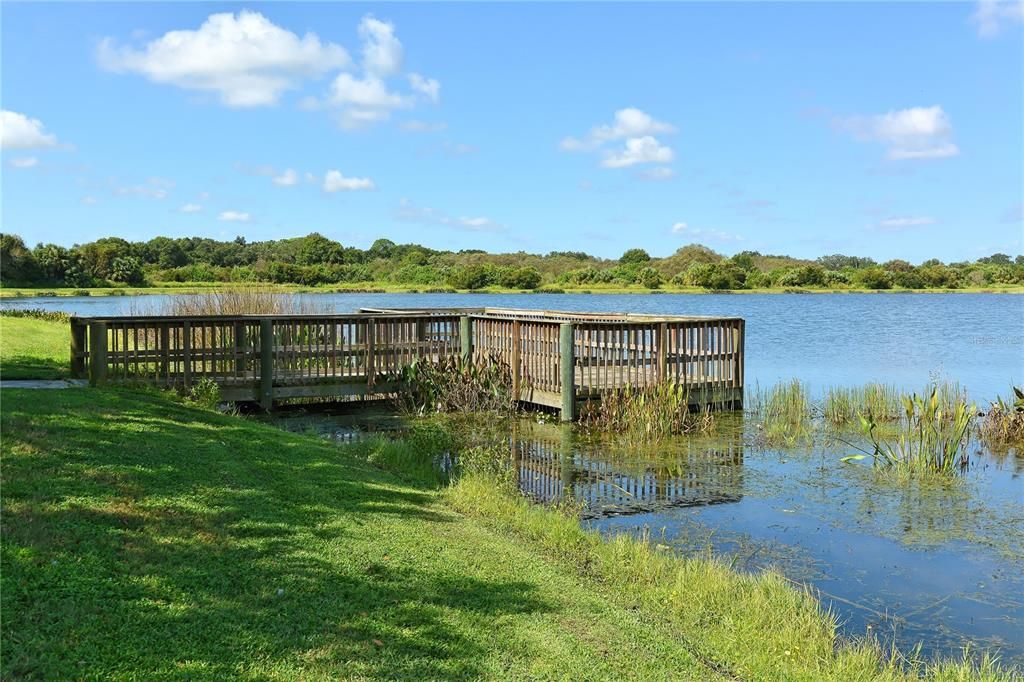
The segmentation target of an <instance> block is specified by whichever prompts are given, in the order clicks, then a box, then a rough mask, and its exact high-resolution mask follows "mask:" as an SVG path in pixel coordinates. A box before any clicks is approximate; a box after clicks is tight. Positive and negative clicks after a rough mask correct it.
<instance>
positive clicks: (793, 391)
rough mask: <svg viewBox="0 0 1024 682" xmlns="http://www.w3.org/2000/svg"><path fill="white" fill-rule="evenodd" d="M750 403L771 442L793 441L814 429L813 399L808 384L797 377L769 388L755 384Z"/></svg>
mask: <svg viewBox="0 0 1024 682" xmlns="http://www.w3.org/2000/svg"><path fill="white" fill-rule="evenodd" d="M748 406H749V410H750V411H751V412H752V413H754V414H755V415H757V416H758V417H760V418H761V423H760V426H759V428H760V430H761V437H762V438H763V439H764V441H765V442H766V443H768V444H780V443H786V444H793V443H795V442H796V441H798V440H800V439H802V438H806V437H808V436H809V435H810V434H811V432H812V429H813V417H812V413H811V401H810V399H809V398H808V394H807V387H806V386H804V384H803V383H802V382H800V381H799V380H797V379H793V380H792V381H790V382H788V383H784V382H780V383H778V384H775V385H774V386H772V387H771V388H770V389H768V390H762V389H761V388H760V386H757V387H755V389H754V392H753V394H752V395H751V396H750V398H748Z"/></svg>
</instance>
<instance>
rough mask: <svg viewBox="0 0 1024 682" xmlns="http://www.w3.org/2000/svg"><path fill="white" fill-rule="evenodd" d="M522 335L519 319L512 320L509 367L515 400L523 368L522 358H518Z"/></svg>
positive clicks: (517, 398) (517, 396) (520, 353)
mask: <svg viewBox="0 0 1024 682" xmlns="http://www.w3.org/2000/svg"><path fill="white" fill-rule="evenodd" d="M522 336H523V334H522V326H521V324H520V322H519V320H515V321H513V322H512V362H511V364H512V367H511V369H512V395H513V396H514V397H515V399H516V400H519V392H520V388H521V383H522V374H523V368H522V364H523V363H522V360H521V359H520V356H521V355H522V346H523V339H522Z"/></svg>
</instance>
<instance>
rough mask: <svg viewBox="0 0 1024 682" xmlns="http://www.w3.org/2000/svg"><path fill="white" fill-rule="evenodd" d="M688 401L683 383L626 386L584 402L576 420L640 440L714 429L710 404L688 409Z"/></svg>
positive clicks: (585, 424)
mask: <svg viewBox="0 0 1024 682" xmlns="http://www.w3.org/2000/svg"><path fill="white" fill-rule="evenodd" d="M689 402H690V394H689V391H688V390H687V388H686V386H684V385H683V384H678V383H674V382H660V383H657V384H652V385H650V386H642V387H635V386H627V387H626V388H624V389H622V390H620V391H610V392H608V393H606V394H605V395H603V396H601V400H599V401H587V402H586V403H585V404H584V405H583V407H582V410H581V413H580V423H581V424H583V425H584V426H585V427H587V428H592V429H596V430H601V431H610V432H616V433H620V434H623V435H626V436H628V437H637V438H640V439H644V440H658V439H661V438H665V437H667V436H673V435H680V434H692V433H708V432H710V431H712V430H714V427H715V417H714V415H713V414H712V412H711V409H710V407H705V408H704V409H703V410H699V411H696V412H691V411H690V407H689Z"/></svg>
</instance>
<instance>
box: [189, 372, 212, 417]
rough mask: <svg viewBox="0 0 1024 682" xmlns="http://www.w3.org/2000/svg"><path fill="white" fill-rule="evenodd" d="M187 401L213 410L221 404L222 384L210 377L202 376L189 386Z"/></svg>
mask: <svg viewBox="0 0 1024 682" xmlns="http://www.w3.org/2000/svg"><path fill="white" fill-rule="evenodd" d="M185 401H186V402H189V403H191V404H193V405H196V406H197V407H205V408H206V409H209V410H212V409H216V407H217V406H218V405H219V404H220V386H219V385H217V382H216V381H214V380H213V379H211V378H210V377H202V378H201V379H199V381H197V382H195V383H194V384H192V385H191V386H189V387H188V390H187V391H186V392H185Z"/></svg>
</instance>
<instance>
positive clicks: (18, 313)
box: [0, 308, 71, 322]
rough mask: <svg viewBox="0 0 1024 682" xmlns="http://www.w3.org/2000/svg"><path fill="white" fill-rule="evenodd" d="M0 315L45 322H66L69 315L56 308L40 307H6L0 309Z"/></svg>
mask: <svg viewBox="0 0 1024 682" xmlns="http://www.w3.org/2000/svg"><path fill="white" fill-rule="evenodd" d="M0 317H26V318H31V319H33V320H45V321H47V322H67V321H68V320H69V319H70V317H71V316H70V315H68V314H67V313H62V312H60V311H58V310H43V309H42V308H28V309H25V310H20V309H15V308H12V309H7V310H0Z"/></svg>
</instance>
